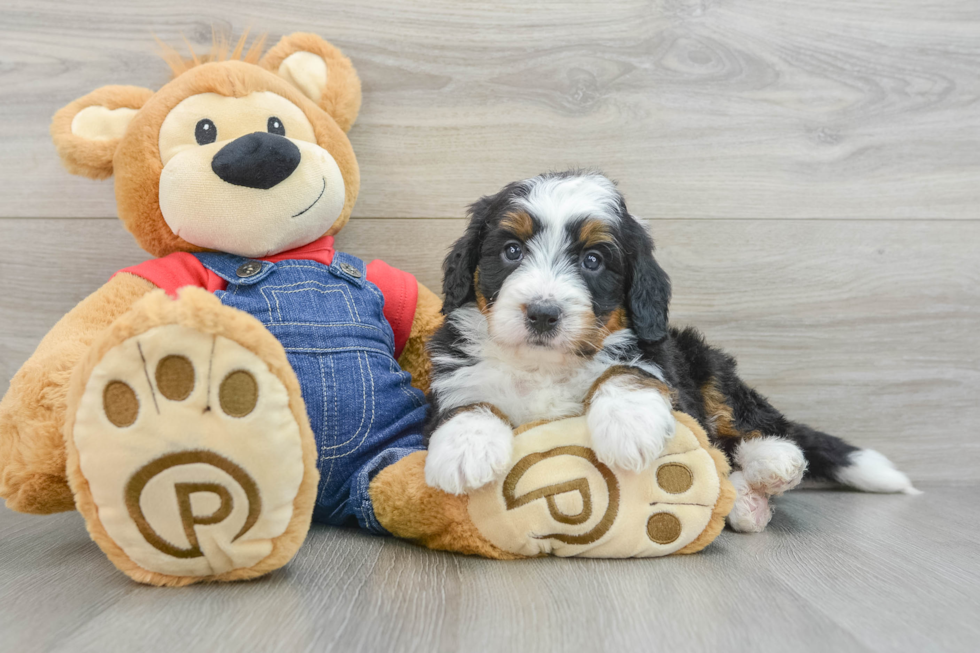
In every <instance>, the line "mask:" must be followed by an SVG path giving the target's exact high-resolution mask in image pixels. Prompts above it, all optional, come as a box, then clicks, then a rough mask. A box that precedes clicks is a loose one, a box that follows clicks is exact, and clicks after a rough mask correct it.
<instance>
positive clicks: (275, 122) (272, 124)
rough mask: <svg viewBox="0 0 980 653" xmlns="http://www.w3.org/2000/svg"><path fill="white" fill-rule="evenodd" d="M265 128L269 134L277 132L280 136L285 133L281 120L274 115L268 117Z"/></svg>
mask: <svg viewBox="0 0 980 653" xmlns="http://www.w3.org/2000/svg"><path fill="white" fill-rule="evenodd" d="M266 129H268V130H269V133H270V134H279V135H280V136H285V135H286V128H285V127H283V124H282V121H281V120H279V118H276V117H275V116H272V117H271V118H269V123H268V126H267V127H266Z"/></svg>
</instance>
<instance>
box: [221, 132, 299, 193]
mask: <svg viewBox="0 0 980 653" xmlns="http://www.w3.org/2000/svg"><path fill="white" fill-rule="evenodd" d="M301 156H302V155H301V154H300V151H299V148H298V147H296V146H295V145H294V144H293V142H292V141H291V140H289V139H288V138H286V137H285V136H277V135H276V134H270V133H268V132H255V133H254V134H248V135H246V136H242V137H240V138H236V139H235V140H233V141H232V142H230V143H228V144H227V145H225V146H224V147H223V148H221V149H220V150H218V153H217V154H215V155H214V158H213V159H211V169H212V170H214V174H216V175H218V176H219V177H221V179H223V180H224V181H227V182H228V183H229V184H235V185H236V186H247V187H248V188H260V189H262V190H268V189H270V188H272V187H273V186H275V185H276V184H278V183H279V182H280V181H282V180H283V179H285V178H286V177H288V176H289V175H291V174H293V170H295V169H296V166H298V165H299V160H300V158H301Z"/></svg>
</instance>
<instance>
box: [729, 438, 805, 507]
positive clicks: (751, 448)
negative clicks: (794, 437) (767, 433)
mask: <svg viewBox="0 0 980 653" xmlns="http://www.w3.org/2000/svg"><path fill="white" fill-rule="evenodd" d="M735 462H736V464H737V465H738V467H739V468H740V469H741V470H742V474H743V476H744V477H745V482H746V483H747V484H748V485H749V486H750V487H752V488H753V489H754V490H756V491H757V492H760V493H762V494H764V495H766V496H778V495H780V494H782V493H784V492H787V491H789V490H792V489H793V488H794V487H796V486H797V485H799V484H800V481H801V480H803V473H804V472H805V471H806V458H805V457H804V456H803V451H802V450H801V449H800V448H799V447H798V446H797V445H796V444H795V443H793V442H790V441H789V440H786V439H785V438H779V437H771V438H753V439H751V440H743V441H742V443H741V444H739V446H738V450H737V451H736V452H735Z"/></svg>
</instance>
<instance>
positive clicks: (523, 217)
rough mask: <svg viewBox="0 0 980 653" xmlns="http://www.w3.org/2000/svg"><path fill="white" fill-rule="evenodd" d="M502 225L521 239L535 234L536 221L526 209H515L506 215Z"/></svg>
mask: <svg viewBox="0 0 980 653" xmlns="http://www.w3.org/2000/svg"><path fill="white" fill-rule="evenodd" d="M500 226H501V227H502V228H504V229H507V230H509V231H510V232H512V233H513V234H514V235H515V236H517V237H518V238H520V239H521V240H527V239H528V238H530V237H531V236H533V235H534V221H533V220H532V219H531V216H529V215H528V214H527V213H525V212H524V211H514V212H511V213H508V214H507V215H506V216H504V219H503V220H501V221H500Z"/></svg>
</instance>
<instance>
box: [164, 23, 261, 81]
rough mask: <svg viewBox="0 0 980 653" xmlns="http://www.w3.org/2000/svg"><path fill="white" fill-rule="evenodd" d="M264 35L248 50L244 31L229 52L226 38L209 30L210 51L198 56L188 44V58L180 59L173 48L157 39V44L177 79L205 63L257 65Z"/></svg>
mask: <svg viewBox="0 0 980 653" xmlns="http://www.w3.org/2000/svg"><path fill="white" fill-rule="evenodd" d="M265 38H266V36H265V34H262V35H260V36H257V37H255V38H254V39H253V40H252V45H250V46H249V48H248V50H246V49H245V44H246V43H247V42H248V30H245V31H244V32H243V33H242V35H241V36H240V37H238V41H237V42H236V43H235V46H234V48H232V49H231V51H230V52H229V50H228V49H229V47H231V45H230V42H229V40H228V36H227V35H225V34H222V33H218V32H216V31H215V30H214V28H212V29H211V51H210V52H208V54H205V55H200V56H199V55H198V54H197V53H196V52H194V48H193V47H191V45H190V43H188V44H187V51H188V53H189V54H190V57H187V58H185V57H182V56H181V55H180V52H178V51H177V50H176V49H175V48H173V47H171V46H169V45H167V44H166V43H163V42H162V41H160V40H159V39H158V40H157V43H159V44H160V49H161V54H162V56H163V60H164V61H166V62H167V65H168V66H170V71H171V72H172V73H173V76H174V77H175V78H176V77H179V76H181V75H182V74H184V73H186V72H187V71H188V70H190V69H191V68H193V67H194V66H200V65H201V64H205V63H213V62H216V61H244V62H245V63H253V64H257V63H259V59H260V58H261V57H262V50H263V49H264V47H265Z"/></svg>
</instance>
